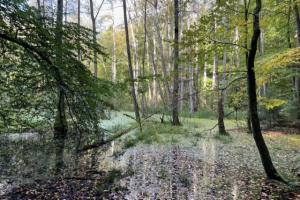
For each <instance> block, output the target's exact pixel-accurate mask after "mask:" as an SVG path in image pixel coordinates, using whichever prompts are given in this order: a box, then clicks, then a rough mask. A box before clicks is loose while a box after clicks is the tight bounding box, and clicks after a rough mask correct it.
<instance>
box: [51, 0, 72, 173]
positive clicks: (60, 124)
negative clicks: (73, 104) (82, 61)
mask: <svg viewBox="0 0 300 200" xmlns="http://www.w3.org/2000/svg"><path fill="white" fill-rule="evenodd" d="M62 26H63V0H57V14H56V28H55V43H56V44H55V46H56V47H55V48H56V49H55V51H56V60H55V62H56V65H57V66H62V65H63V62H62V58H63V55H62V45H63V44H62V41H63V33H62V31H63V30H62ZM58 84H59V83H58ZM67 132H68V127H67V120H66V108H65V92H64V89H63V88H62V85H58V102H57V113H56V117H55V122H54V134H53V135H54V137H53V139H54V142H55V145H56V148H55V155H56V159H55V171H56V173H60V172H61V170H62V168H63V166H64V161H63V153H64V147H65V138H66V136H67Z"/></svg>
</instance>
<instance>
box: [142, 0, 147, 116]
mask: <svg viewBox="0 0 300 200" xmlns="http://www.w3.org/2000/svg"><path fill="white" fill-rule="evenodd" d="M146 43H147V0H145V3H144V47H143V48H144V49H143V59H142V72H141V75H142V88H143V90H142V114H143V116H146V110H147V102H146V94H145V93H146V87H145V61H146V45H147V44H146Z"/></svg>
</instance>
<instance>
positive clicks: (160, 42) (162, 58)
mask: <svg viewBox="0 0 300 200" xmlns="http://www.w3.org/2000/svg"><path fill="white" fill-rule="evenodd" d="M154 8H155V15H156V16H155V17H154V27H155V32H156V34H157V39H158V45H159V50H160V51H159V53H160V61H161V64H162V69H163V75H164V87H165V91H166V92H165V94H166V99H167V105H168V107H169V103H170V101H171V89H170V86H169V81H168V71H167V64H166V57H165V55H164V45H163V39H162V36H161V32H160V22H159V14H158V11H157V9H158V8H157V0H156V2H155V5H154Z"/></svg>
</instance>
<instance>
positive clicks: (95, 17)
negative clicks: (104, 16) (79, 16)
mask: <svg viewBox="0 0 300 200" xmlns="http://www.w3.org/2000/svg"><path fill="white" fill-rule="evenodd" d="M103 3H104V0H102V2H101V4H100V6H99V8H98V9H97V12H96V14H94V12H95V11H94V2H93V0H90V14H91V20H92V30H93V42H94V46H96V45H97V28H96V19H97V17H98V15H99V12H100V9H101V7H102V5H103ZM93 54H94V55H93V64H94V75H95V77H98V57H97V50H96V49H95V48H94V52H93Z"/></svg>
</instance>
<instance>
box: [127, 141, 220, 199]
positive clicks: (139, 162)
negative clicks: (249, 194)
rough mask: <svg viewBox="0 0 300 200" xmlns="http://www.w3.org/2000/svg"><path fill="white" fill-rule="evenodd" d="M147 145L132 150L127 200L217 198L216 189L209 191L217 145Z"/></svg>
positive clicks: (128, 158)
mask: <svg viewBox="0 0 300 200" xmlns="http://www.w3.org/2000/svg"><path fill="white" fill-rule="evenodd" d="M205 145H206V146H205V147H202V148H203V149H205V151H199V148H198V147H183V146H180V145H170V146H167V147H159V146H148V147H142V148H140V147H137V148H134V149H131V150H129V151H128V152H126V154H125V155H124V156H123V158H122V159H127V160H128V166H129V167H130V168H131V169H130V170H132V171H133V176H131V177H130V178H128V179H126V180H123V184H125V185H126V187H127V188H128V189H129V191H130V193H129V194H128V195H127V196H126V198H127V199H172V200H173V199H174V200H183V199H202V197H205V198H209V199H215V197H214V196H215V194H214V189H213V188H211V189H207V188H208V187H207V186H208V185H210V184H211V183H212V181H213V179H214V177H215V175H214V158H215V152H214V146H213V143H211V144H210V145H208V144H205Z"/></svg>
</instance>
